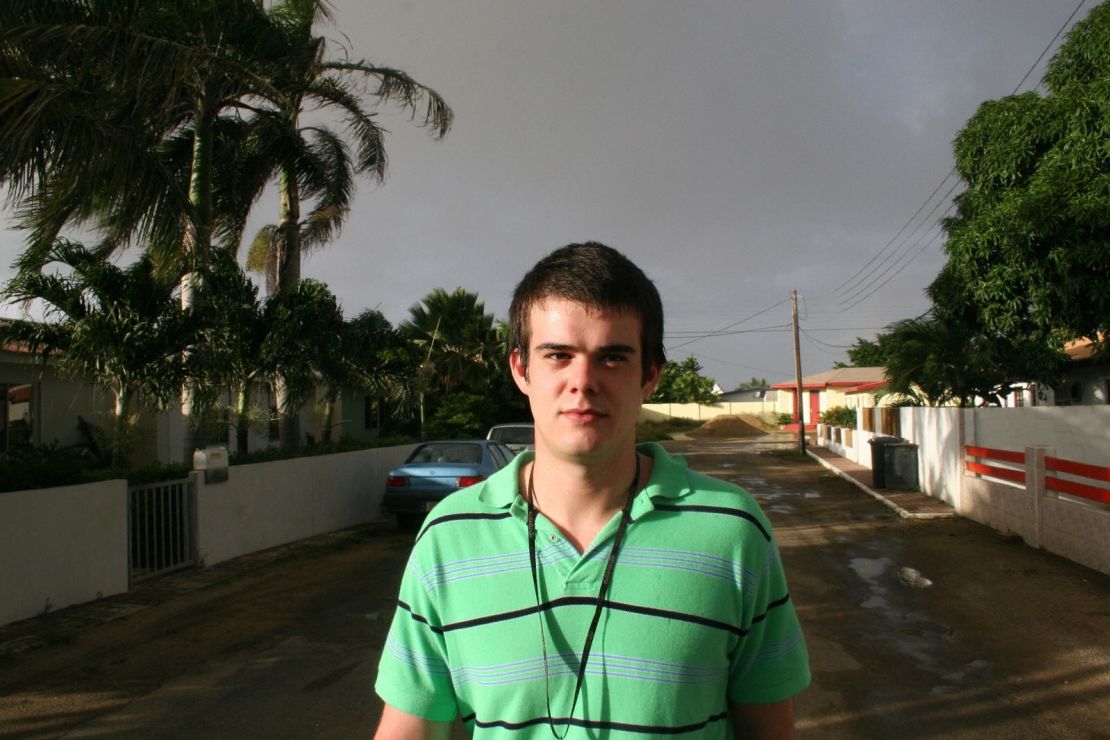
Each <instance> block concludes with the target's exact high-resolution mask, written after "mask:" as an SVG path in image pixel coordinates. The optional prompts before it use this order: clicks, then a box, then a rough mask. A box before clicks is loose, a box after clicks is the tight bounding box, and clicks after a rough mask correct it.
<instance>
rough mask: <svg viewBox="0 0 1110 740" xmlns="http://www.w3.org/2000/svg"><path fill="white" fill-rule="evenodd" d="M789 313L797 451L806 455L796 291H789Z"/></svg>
mask: <svg viewBox="0 0 1110 740" xmlns="http://www.w3.org/2000/svg"><path fill="white" fill-rule="evenodd" d="M790 306H791V309H790V312H791V314H792V315H793V317H794V376H795V378H796V379H797V384H798V385H797V390H795V396H794V398H795V400H796V402H797V405H798V451H799V452H801V453H802V454H803V455H804V454H805V453H806V413H805V404H804V403H802V347H801V344H800V343H799V342H798V291H797V290H792V291H790Z"/></svg>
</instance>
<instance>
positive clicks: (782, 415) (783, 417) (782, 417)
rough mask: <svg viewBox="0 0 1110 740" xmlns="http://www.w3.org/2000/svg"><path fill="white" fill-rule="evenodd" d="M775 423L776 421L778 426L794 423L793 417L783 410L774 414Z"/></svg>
mask: <svg viewBox="0 0 1110 740" xmlns="http://www.w3.org/2000/svg"><path fill="white" fill-rule="evenodd" d="M775 423H777V424H778V425H779V426H780V427H784V426H786V425H787V424H793V423H794V417H793V415H791V414H788V413H786V412H784V411H780V412H778V413H777V414H775Z"/></svg>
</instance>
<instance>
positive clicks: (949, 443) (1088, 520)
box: [818, 406, 1110, 573]
mask: <svg viewBox="0 0 1110 740" xmlns="http://www.w3.org/2000/svg"><path fill="white" fill-rule="evenodd" d="M857 413H858V418H857V422H858V423H857V426H858V429H857V430H856V431H854V432H853V433H852V434H851V435H841V436H840V442H835V441H831V442H830V441H827V436H828V435H826V434H825V433H824V429H823V428H819V429H818V438H819V439H820V440H821V443H822V444H824V445H826V446H827V447H828V448H829V449H830V450H831V451H833V452H835V453H836V454H838V455H840V456H842V457H845V458H848V459H850V460H854V461H856V462H858V463H860V464H861V465H865V466H866V467H871V449H870V447H871V446H870V444H868V441H869V440H870V439H872V438H874V437H875V436H876V435H877V434H879V433H880V432H885V433H894V434H897V435H898V436H901V437H903V438H905V439H907V440H909V441H910V442H913V443H915V444H917V445H918V452H919V454H918V465H919V468H918V474H919V480H920V481H921V490H922V491H924V492H925V493H927V494H929V495H930V496H934V497H936V498H939V499H941V500H943V501H945V502H947V503H948V504H950V505H951V506H952V507H953V508H954V509H955V510H956V511H957V512H958V513H959V514H960V515H962V516H965V517H967V518H969V519H973V520H975V521H977V522H980V523H982V524H986V525H988V526H991V527H993V528H995V529H998V530H1000V531H1003V532H1011V533H1014V534H1018V535H1020V536H1021V537H1022V538H1023V539H1024V540H1025V541H1026V542H1028V543H1029V544H1030V545H1032V546H1034V547H1041V548H1044V549H1046V550H1049V551H1051V552H1055V553H1057V554H1059V555H1063V556H1064V557H1067V558H1069V559H1071V560H1075V561H1076V562H1079V563H1082V564H1084V565H1087V566H1089V567H1091V568H1094V569H1096V570H1099V571H1102V572H1104V573H1110V505H1107V504H1104V503H1099V502H1097V501H1092V500H1089V499H1087V498H1084V497H1081V496H1073V495H1069V494H1067V493H1066V492H1062V491H1060V490H1054V489H1053V487H1052V483H1051V481H1049V482H1048V484H1047V485H1046V475H1045V467H1044V459H1045V458H1046V457H1048V458H1057V459H1062V460H1064V461H1073V462H1076V463H1080V464H1081V465H1084V466H1093V467H1095V468H1100V469H1107V468H1110V406H1058V407H1051V406H1049V407H1045V406H1041V407H1032V408H1028V407H1027V408H975V409H958V408H903V409H898V410H897V411H894V410H891V411H887V412H885V413H887V414H891V413H896V414H897V417H896V419H895V427H896V428H893V429H892V428H891V426H890V424H889V423H888V424H887V426H886V428H884V426H883V424H882V422H881V421H880V419H879V418H878V416H879V415H880V414H882V413H884V412H883V411H882V410H880V409H859V410H858V412H857ZM865 414H871V415H872V417H871V418H866V417H865ZM887 421H888V422H890V421H891V420H890V419H889V418H888V420H887ZM849 439H850V441H849ZM969 448H986V449H989V450H998V451H1006V452H1008V453H1010V455H1012V456H1017V457H1019V458H1020V459H1021V463H1020V464H1018V463H1014V467H1015V470H1016V471H1019V472H1020V478H1021V479H1020V481H1019V480H1016V477H1017V475H1016V473H1015V475H1013V476H1008V477H998V476H997V475H996V476H991V475H984V474H983V473H980V472H974V471H970V470H969V469H968V465H967V464H966V463H967V461H968V460H967V458H965V451H966V450H967V449H969ZM975 459H977V458H975V456H972V461H974V460H975ZM972 467H974V466H972ZM1105 474H1106V473H1105V472H1102V473H1098V472H1096V473H1094V475H1105ZM1063 475H1064V476H1067V475H1068V474H1067V473H1064V474H1063ZM1050 477H1051V476H1050ZM1073 477H1074V476H1073ZM1079 480H1082V479H1081V478H1075V482H1079ZM1095 480H1096V481H1097V480H1105V478H1096V479H1095ZM1082 485H1087V484H1085V483H1084V484H1082ZM1103 488H1105V485H1104V486H1103Z"/></svg>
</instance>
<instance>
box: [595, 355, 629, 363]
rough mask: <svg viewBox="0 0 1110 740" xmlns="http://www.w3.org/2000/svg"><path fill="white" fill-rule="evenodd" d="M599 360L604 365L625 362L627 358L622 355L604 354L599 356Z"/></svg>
mask: <svg viewBox="0 0 1110 740" xmlns="http://www.w3.org/2000/svg"><path fill="white" fill-rule="evenodd" d="M601 361H602V362H604V363H605V364H606V365H620V364H622V363H624V362H627V361H628V358H627V357H626V356H624V355H605V356H604V357H602V358H601Z"/></svg>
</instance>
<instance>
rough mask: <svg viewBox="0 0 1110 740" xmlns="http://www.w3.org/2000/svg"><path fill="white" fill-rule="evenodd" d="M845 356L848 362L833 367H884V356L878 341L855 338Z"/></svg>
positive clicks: (838, 363)
mask: <svg viewBox="0 0 1110 740" xmlns="http://www.w3.org/2000/svg"><path fill="white" fill-rule="evenodd" d="M845 354H846V355H848V362H847V363H844V362H837V363H835V364H834V367H838V368H842V367H886V355H885V354H884V353H883V350H882V347H880V345H879V342H878V341H873V340H870V339H863V338H862V337H856V341H855V343H854V344H852V346H851V347H849V348H848V349H847V350H845Z"/></svg>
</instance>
